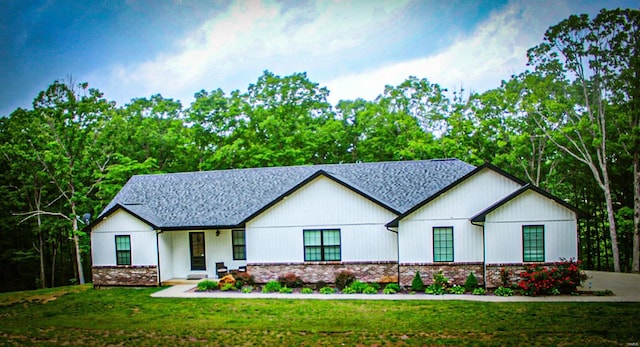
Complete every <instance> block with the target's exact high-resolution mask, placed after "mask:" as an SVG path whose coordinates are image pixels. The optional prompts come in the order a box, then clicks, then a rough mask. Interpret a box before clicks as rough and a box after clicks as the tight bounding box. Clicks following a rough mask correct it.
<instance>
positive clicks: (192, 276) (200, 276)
mask: <svg viewBox="0 0 640 347" xmlns="http://www.w3.org/2000/svg"><path fill="white" fill-rule="evenodd" d="M207 277H209V276H208V275H207V274H188V275H187V279H188V280H201V279H203V278H207Z"/></svg>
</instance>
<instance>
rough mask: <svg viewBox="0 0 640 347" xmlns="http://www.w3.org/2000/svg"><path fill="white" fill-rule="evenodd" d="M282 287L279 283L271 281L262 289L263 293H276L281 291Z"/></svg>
mask: <svg viewBox="0 0 640 347" xmlns="http://www.w3.org/2000/svg"><path fill="white" fill-rule="evenodd" d="M280 288H282V285H281V284H280V282H278V281H269V282H267V283H266V284H265V285H264V287H262V292H263V293H276V292H279V291H280Z"/></svg>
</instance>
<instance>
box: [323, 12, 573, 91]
mask: <svg viewBox="0 0 640 347" xmlns="http://www.w3.org/2000/svg"><path fill="white" fill-rule="evenodd" d="M571 13H572V12H571V9H569V8H567V6H563V5H562V4H561V3H559V2H556V1H552V0H549V1H547V2H545V3H543V2H539V1H534V2H529V1H526V0H525V1H513V2H511V3H510V4H509V5H508V6H506V7H505V8H504V9H502V10H501V11H499V12H495V13H492V14H491V15H490V16H489V17H488V18H487V19H486V20H485V21H483V22H482V23H480V24H479V25H478V27H477V28H476V30H475V31H474V32H473V33H472V34H470V35H468V36H466V37H461V38H459V39H458V40H456V41H455V42H454V43H453V44H452V45H450V46H449V47H448V48H446V49H445V50H443V51H441V52H440V53H438V54H436V55H433V56H429V57H425V58H420V59H415V60H411V61H406V62H401V63H396V64H393V65H389V66H384V67H381V68H378V69H375V70H370V71H365V72H362V73H357V74H351V75H346V76H343V77H339V78H336V79H333V80H330V81H326V82H323V84H325V85H327V87H328V88H329V90H330V91H331V97H330V101H331V102H332V103H336V102H337V101H339V100H342V99H355V98H358V97H361V98H364V99H368V100H371V99H374V98H375V97H377V96H378V95H379V94H381V93H382V92H383V91H384V86H385V85H398V84H400V83H401V82H402V81H404V80H405V79H406V78H407V77H408V76H412V75H413V76H417V77H419V78H423V77H426V78H427V79H428V80H429V81H430V82H431V83H437V84H439V85H440V86H442V87H445V88H450V90H455V89H459V88H460V87H463V88H464V89H465V90H466V91H470V90H473V91H478V92H482V91H485V90H488V89H492V88H495V87H498V86H499V85H500V82H501V81H502V80H505V79H508V78H509V77H510V76H511V75H512V74H517V73H520V72H522V71H524V70H525V69H526V62H527V58H526V51H527V49H529V48H530V47H533V46H535V45H537V44H539V43H540V42H541V41H542V38H543V35H544V32H545V30H546V29H547V28H548V27H549V26H551V25H554V24H556V23H558V22H559V21H560V20H562V19H564V18H566V17H568V16H569V15H570V14H571Z"/></svg>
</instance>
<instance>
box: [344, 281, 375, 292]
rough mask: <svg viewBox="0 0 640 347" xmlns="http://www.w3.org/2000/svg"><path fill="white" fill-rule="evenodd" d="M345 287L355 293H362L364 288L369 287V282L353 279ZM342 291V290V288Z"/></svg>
mask: <svg viewBox="0 0 640 347" xmlns="http://www.w3.org/2000/svg"><path fill="white" fill-rule="evenodd" d="M347 288H350V289H352V290H353V291H354V292H355V293H362V292H363V291H364V290H365V289H367V288H369V284H367V283H364V282H360V281H359V280H355V281H353V282H351V284H349V286H348V287H346V288H345V289H347ZM342 292H344V290H343V291H342Z"/></svg>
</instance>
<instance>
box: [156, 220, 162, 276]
mask: <svg viewBox="0 0 640 347" xmlns="http://www.w3.org/2000/svg"><path fill="white" fill-rule="evenodd" d="M162 233H163V231H162V230H160V229H158V230H156V256H157V257H158V286H160V285H162V280H161V278H160V240H159V238H160V234H162Z"/></svg>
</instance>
